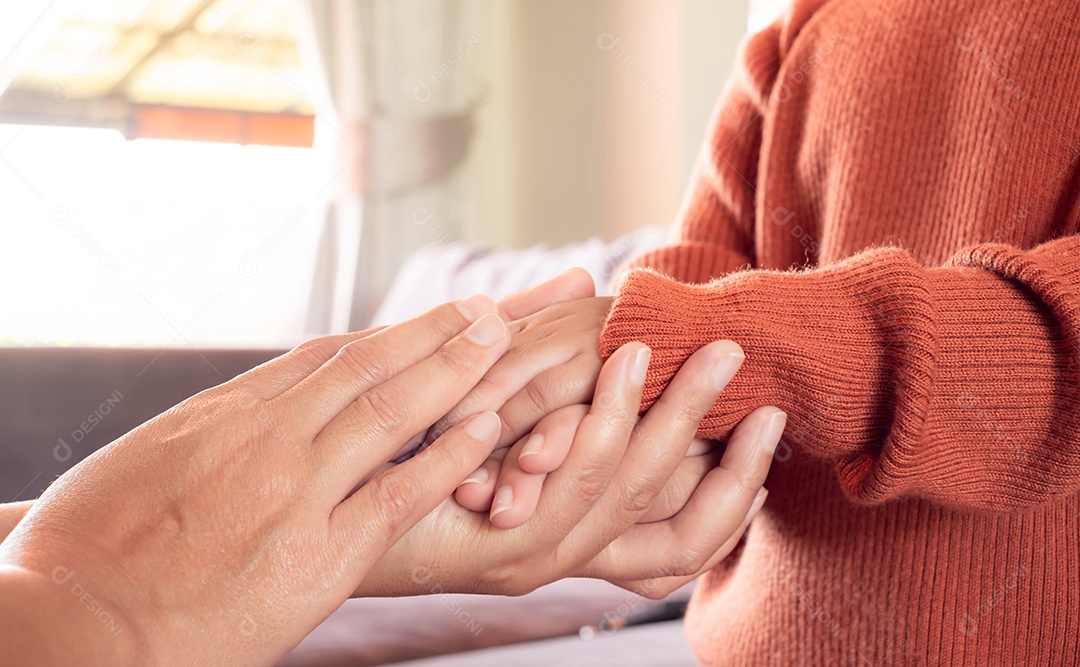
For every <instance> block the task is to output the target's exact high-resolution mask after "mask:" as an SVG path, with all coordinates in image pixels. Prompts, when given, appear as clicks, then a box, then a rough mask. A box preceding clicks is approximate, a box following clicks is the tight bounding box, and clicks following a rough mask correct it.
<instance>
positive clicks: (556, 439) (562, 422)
mask: <svg viewBox="0 0 1080 667" xmlns="http://www.w3.org/2000/svg"><path fill="white" fill-rule="evenodd" d="M588 412H589V406H588V405H570V406H567V407H565V408H561V409H559V410H556V411H555V412H553V413H551V414H550V415H548V416H546V417H544V418H543V419H541V420H540V421H539V422H537V424H536V427H535V428H533V431H532V433H530V434H529V435H528V436H526V437H525V439H524V441H523V443H522V447H521V451H520V453H519V454H518V455H517V459H516V463H517V466H518V467H519V468H520V469H521V470H522V471H524V472H527V473H534V474H535V473H546V472H553V471H554V470H556V469H558V467H559V466H561V465H562V464H563V463H564V462H565V461H566V456H567V455H568V454H569V453H570V445H571V443H573V441H574V435H575V434H576V433H577V428H578V425H579V424H581V420H582V419H584V417H585V415H586V414H588ZM501 418H502V417H501V415H500V419H501ZM504 431H505V429H504Z"/></svg>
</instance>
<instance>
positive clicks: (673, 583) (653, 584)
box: [614, 488, 769, 599]
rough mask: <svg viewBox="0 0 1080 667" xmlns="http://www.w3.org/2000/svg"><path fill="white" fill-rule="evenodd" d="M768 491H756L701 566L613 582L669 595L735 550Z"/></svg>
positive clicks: (657, 595) (650, 593)
mask: <svg viewBox="0 0 1080 667" xmlns="http://www.w3.org/2000/svg"><path fill="white" fill-rule="evenodd" d="M768 494H769V492H768V491H767V490H766V489H765V488H762V489H761V490H759V491H758V494H757V496H756V497H755V499H754V504H753V505H751V506H750V511H749V512H748V513H747V515H746V517H745V518H743V521H742V523H741V524H739V527H738V529H736V530H735V532H734V533H733V534H732V535H731V537H729V538H728V539H727V541H726V542H724V543H723V544H722V545H721V546H720V548H719V549H717V550H716V552H715V553H714V554H713V555H712V556H711V557H709V559H708V560H707V561H706V562H705V565H703V566H702V567H701V568H699V569H698V570H697V571H696V572H694V573H692V574H687V575H683V576H667V577H658V578H653V579H643V580H636V581H630V582H621V581H620V582H614V583H616V584H617V585H619V586H622V587H623V588H626V589H628V590H632V591H634V592H637V593H639V594H641V595H645V596H646V597H650V598H653V599H658V598H661V597H665V596H667V595H669V594H670V593H671V592H673V591H675V590H677V589H679V588H681V587H682V586H684V585H685V584H687V583H689V582H690V581H693V580H694V579H697V578H698V577H700V576H701V575H703V574H705V573H706V572H708V571H709V570H711V569H713V568H714V567H716V566H717V565H719V564H720V563H721V561H723V560H724V559H725V558H727V557H728V556H730V555H731V552H732V551H734V550H735V547H736V546H738V544H739V542H740V541H741V540H742V538H743V536H744V535H745V534H746V530H747V528H749V527H750V523H751V522H752V521H753V520H754V517H755V516H756V515H757V513H758V511H759V510H760V509H761V507H762V506H763V505H764V504H765V499H766V498H767V497H768Z"/></svg>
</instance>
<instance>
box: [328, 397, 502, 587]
mask: <svg viewBox="0 0 1080 667" xmlns="http://www.w3.org/2000/svg"><path fill="white" fill-rule="evenodd" d="M498 433H499V418H498V415H496V414H495V413H493V412H485V413H481V414H478V415H476V416H475V417H473V418H472V419H470V420H468V421H467V422H466V423H464V424H462V425H461V426H460V427H458V428H455V429H454V430H453V431H450V432H448V433H447V434H446V435H445V436H444V437H442V438H440V439H439V440H438V441H437V442H436V443H434V444H433V445H432V446H431V447H429V448H427V449H426V450H424V451H423V452H420V453H419V454H418V455H417V456H415V457H413V458H412V459H410V460H408V461H406V462H405V463H402V464H400V465H397V466H394V467H393V468H392V469H390V470H387V471H386V472H385V473H383V474H381V475H379V476H378V477H376V478H375V479H373V480H372V481H371V483H369V484H367V485H365V486H363V487H361V488H360V489H359V490H357V491H356V493H354V494H352V495H351V496H350V497H349V498H348V499H346V500H345V501H344V502H342V503H341V504H339V505H337V506H336V507H335V508H334V509H333V511H332V513H331V514H330V530H331V531H333V532H334V533H336V537H337V539H336V540H335V542H336V543H338V544H342V545H345V548H346V550H347V551H346V557H347V558H350V559H351V560H353V561H354V562H355V561H359V564H360V566H359V567H353V568H350V570H351V571H352V572H354V573H355V574H354V578H355V580H354V581H352V582H349V583H348V590H349V591H352V590H355V589H356V587H357V586H358V585H359V583H360V580H361V579H363V577H364V574H365V573H366V572H367V570H368V569H370V567H371V566H372V565H373V564H374V563H375V562H376V561H377V560H378V559H379V558H380V557H381V556H382V555H383V554H384V553H385V552H386V551H387V549H389V548H390V547H391V546H392V545H393V544H394V543H395V542H397V540H398V539H399V538H401V536H402V535H404V534H405V532H406V531H408V530H409V529H410V528H411V527H412V526H414V525H415V524H416V523H417V522H418V521H419V520H420V519H422V518H423V517H425V516H426V515H427V514H428V513H429V512H431V511H432V510H433V509H435V507H437V506H438V505H439V503H441V502H442V501H443V500H445V499H446V498H448V497H449V496H450V494H452V493H453V492H454V487H456V486H457V485H458V484H460V483H461V480H462V479H463V478H464V477H465V476H466V475H468V474H469V472H470V471H471V470H475V469H476V467H477V466H478V465H480V463H481V462H482V461H483V460H484V457H485V456H487V455H488V454H489V453H490V452H491V449H492V447H494V445H495V439H496V437H497V436H498Z"/></svg>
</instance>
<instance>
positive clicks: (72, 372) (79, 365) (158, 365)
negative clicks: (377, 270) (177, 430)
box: [0, 347, 282, 502]
mask: <svg viewBox="0 0 1080 667" xmlns="http://www.w3.org/2000/svg"><path fill="white" fill-rule="evenodd" d="M281 353H282V351H281V350H194V349H166V350H158V349H134V348H122V349H116V348H61V347H36V348H0V502H10V501H15V500H25V499H30V498H36V497H38V496H39V495H40V494H41V492H42V491H43V490H44V489H45V488H46V487H47V486H48V485H49V484H51V483H52V481H53V480H54V479H56V478H57V477H58V476H59V475H61V474H63V473H64V472H66V471H67V470H68V469H69V468H71V467H72V466H74V465H75V464H76V463H78V462H79V461H81V460H82V459H84V458H85V457H87V456H88V455H90V454H91V453H92V452H94V451H95V450H97V449H99V448H101V447H103V446H104V445H106V444H108V443H110V442H112V441H113V440H115V439H116V438H117V437H119V436H121V435H123V434H124V433H127V432H128V431H130V430H131V429H132V428H134V427H136V426H138V425H139V424H141V423H143V422H144V421H146V420H147V419H150V418H151V417H153V416H154V415H157V414H159V413H161V412H162V411H164V410H166V409H168V408H170V407H172V406H173V405H175V404H177V403H179V402H180V401H182V400H184V399H185V398H187V397H189V396H192V395H194V394H197V393H198V392H200V391H202V390H203V389H206V388H208V387H211V386H214V385H216V384H220V383H222V382H225V381H226V380H229V379H231V378H233V377H235V376H236V375H238V374H240V373H242V372H244V371H246V370H248V369H250V368H253V367H255V366H257V365H259V364H261V363H262V362H264V361H266V360H268V359H271V358H273V357H275V356H277V355H279V354H281Z"/></svg>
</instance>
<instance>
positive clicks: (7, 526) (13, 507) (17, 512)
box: [0, 500, 34, 542]
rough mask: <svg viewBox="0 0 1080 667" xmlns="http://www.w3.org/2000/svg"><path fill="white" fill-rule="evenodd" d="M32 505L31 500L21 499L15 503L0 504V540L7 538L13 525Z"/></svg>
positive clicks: (13, 528) (17, 522)
mask: <svg viewBox="0 0 1080 667" xmlns="http://www.w3.org/2000/svg"><path fill="white" fill-rule="evenodd" d="M33 506H34V501H33V500H23V501H20V502H17V503H5V504H3V505H0V542H3V541H4V540H6V539H7V536H8V535H10V534H11V531H13V530H15V526H17V525H18V524H19V522H20V521H22V518H23V517H24V516H26V513H27V512H29V511H30V508H31V507H33Z"/></svg>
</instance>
